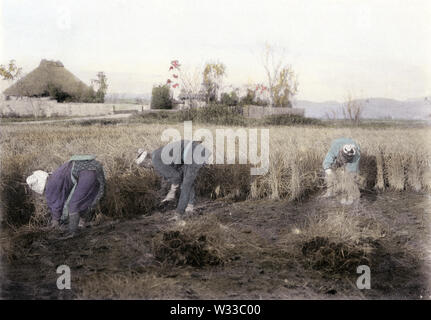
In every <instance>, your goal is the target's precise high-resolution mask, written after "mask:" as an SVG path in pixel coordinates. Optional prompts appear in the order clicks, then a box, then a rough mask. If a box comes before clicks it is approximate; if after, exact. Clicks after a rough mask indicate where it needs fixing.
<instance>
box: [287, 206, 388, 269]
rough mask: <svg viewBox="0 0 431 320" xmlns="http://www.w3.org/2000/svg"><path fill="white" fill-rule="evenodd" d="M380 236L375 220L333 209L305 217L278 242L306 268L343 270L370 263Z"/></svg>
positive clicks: (379, 229) (379, 227)
mask: <svg viewBox="0 0 431 320" xmlns="http://www.w3.org/2000/svg"><path fill="white" fill-rule="evenodd" d="M383 235H384V231H383V229H382V228H381V226H380V225H379V224H378V223H377V222H376V221H374V220H373V221H370V220H369V219H368V218H366V217H360V216H355V215H352V213H351V212H345V211H335V212H330V213H328V214H327V215H326V216H309V217H308V219H307V220H306V222H305V223H304V225H302V226H298V227H297V228H293V229H292V230H286V232H284V234H283V235H282V236H281V237H280V240H279V243H280V245H281V246H282V247H283V248H284V249H283V250H284V251H286V252H288V253H289V254H292V253H293V254H294V256H296V259H297V260H298V261H300V262H301V263H302V264H304V265H305V266H306V267H309V268H313V269H317V270H323V271H325V272H330V273H343V272H352V271H354V268H356V267H357V266H358V265H361V264H367V265H370V264H371V261H370V257H371V254H372V252H373V250H374V247H375V244H376V242H378V240H379V239H381V237H382V236H383Z"/></svg>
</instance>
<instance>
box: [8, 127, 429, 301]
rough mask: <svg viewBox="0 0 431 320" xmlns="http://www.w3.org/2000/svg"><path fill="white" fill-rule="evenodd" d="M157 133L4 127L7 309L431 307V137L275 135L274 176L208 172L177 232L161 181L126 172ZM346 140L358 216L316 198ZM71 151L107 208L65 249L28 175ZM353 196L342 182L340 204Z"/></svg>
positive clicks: (299, 130)
mask: <svg viewBox="0 0 431 320" xmlns="http://www.w3.org/2000/svg"><path fill="white" fill-rule="evenodd" d="M173 127H175V128H178V129H180V130H182V126H181V125H174V126H173ZM165 128H166V126H161V125H139V124H128V125H125V124H117V125H109V126H105V125H102V124H98V125H92V126H79V125H70V126H68V127H62V126H60V125H34V126H30V125H29V126H26V127H24V126H22V127H21V126H19V127H15V126H13V125H3V126H2V128H1V129H2V130H1V145H2V149H1V186H0V193H1V199H2V201H1V202H2V218H3V221H2V235H1V249H2V262H3V274H2V279H1V280H2V296H3V297H4V298H59V299H69V298H84V299H85V298H114V299H115V298H126V299H130V298H143V299H160V298H166V299H169V298H180V299H196V298H199V299H222V298H225V299H242V298H251V299H259V298H267V299H286V298H358V299H361V298H407V299H418V298H419V297H420V296H423V297H428V296H430V294H431V293H430V291H429V284H430V283H429V279H430V278H429V272H430V270H431V269H429V268H430V265H429V259H430V252H429V249H428V245H429V241H428V239H429V236H430V233H429V227H428V226H429V222H430V221H429V220H430V218H429V217H430V211H429V208H430V196H429V191H430V187H431V167H430V162H429V159H430V155H431V149H430V146H429V143H427V141H428V140H427V139H428V138H429V136H430V130H429V129H428V128H411V129H408V130H406V129H403V130H398V129H393V128H392V129H363V128H360V127H357V128H333V129H330V130H328V129H324V128H319V127H279V126H277V127H270V166H269V171H268V172H267V173H266V174H265V175H263V176H255V177H252V176H250V175H249V172H250V171H249V170H250V166H249V165H238V164H237V165H210V166H208V167H206V168H204V169H203V170H202V174H201V176H200V177H199V180H198V181H197V194H198V195H199V197H200V198H199V200H200V202H199V205H198V207H197V209H196V213H195V214H194V215H193V216H192V217H189V218H187V219H186V224H185V226H178V225H175V224H174V223H173V222H169V221H168V218H169V217H171V215H172V211H167V212H164V213H161V212H159V211H158V209H157V203H158V201H159V200H160V199H161V197H162V194H161V193H160V192H159V188H160V186H161V185H160V180H159V178H158V177H157V176H156V175H155V174H154V172H153V171H151V170H147V169H142V168H136V167H135V166H134V164H133V160H134V157H135V152H136V150H137V148H139V147H146V148H148V149H154V148H156V147H159V146H160V145H162V142H161V141H160V136H161V133H162V131H163V130H164V129H165ZM197 128H198V127H196V128H195V129H197ZM216 128H218V127H215V126H210V127H209V129H210V130H215V129H216ZM341 136H349V137H352V138H353V139H355V140H356V141H358V143H359V144H360V146H361V150H362V158H361V176H360V177H359V178H360V190H359V191H360V195H359V196H360V198H359V201H357V202H356V203H355V204H354V205H352V206H342V205H341V204H340V203H339V201H338V200H340V198H339V197H338V198H334V199H329V200H328V199H325V200H323V199H320V198H319V195H320V194H321V192H322V191H323V190H322V189H323V188H324V183H323V177H322V172H321V162H322V161H323V157H324V156H325V153H326V151H327V149H328V147H329V145H330V143H331V140H332V139H334V138H338V137H341ZM79 153H91V154H96V155H97V158H98V160H100V161H101V162H102V163H103V164H104V166H105V173H106V178H107V188H106V197H105V198H104V199H103V201H102V202H101V204H100V206H99V208H98V209H97V216H96V220H95V221H94V223H93V226H91V227H88V228H85V229H84V230H82V232H81V233H80V234H79V235H78V236H77V237H76V238H74V239H70V240H67V241H66V240H59V239H58V238H59V235H60V233H59V232H48V230H46V229H45V226H46V223H47V222H48V218H49V215H48V212H47V208H46V206H45V205H44V202H43V199H42V198H41V197H39V196H35V195H34V194H33V193H31V192H30V190H29V189H28V188H27V186H26V185H25V177H26V176H27V175H28V174H30V173H31V172H32V171H33V170H36V169H44V170H54V169H55V168H56V167H58V166H59V165H60V164H62V163H63V162H64V161H66V160H67V159H68V158H69V157H70V156H71V155H73V154H79ZM340 179H341V181H342V179H343V177H342V176H341V177H340ZM348 190H349V186H348V185H344V184H343V183H342V185H341V189H340V190H339V191H340V193H342V192H348ZM62 264H66V265H69V266H70V267H71V269H72V272H73V276H72V277H73V280H72V281H73V289H72V290H70V291H67V292H66V291H64V292H60V291H59V290H57V288H56V286H55V283H56V279H57V276H58V275H57V274H56V272H55V269H56V267H57V266H58V265H62ZM361 264H365V265H368V266H370V268H371V272H372V289H371V290H358V289H357V288H356V285H355V283H356V279H357V277H358V274H357V273H356V267H357V266H358V265H361Z"/></svg>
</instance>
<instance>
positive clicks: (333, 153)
mask: <svg viewBox="0 0 431 320" xmlns="http://www.w3.org/2000/svg"><path fill="white" fill-rule="evenodd" d="M360 158H361V150H360V148H359V145H358V144H357V143H356V142H355V141H354V140H352V139H350V138H339V139H336V140H334V141H332V144H331V148H330V149H329V151H328V153H327V154H326V157H325V159H324V160H323V169H324V170H325V180H326V184H327V191H326V194H325V195H324V196H323V197H325V198H327V197H332V196H333V195H334V190H333V189H334V185H333V183H332V178H333V175H334V170H336V169H338V168H344V169H345V170H346V171H347V172H349V173H351V174H352V179H354V177H355V175H356V174H358V173H359V159H360Z"/></svg>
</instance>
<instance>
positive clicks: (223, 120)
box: [178, 104, 247, 125]
mask: <svg viewBox="0 0 431 320" xmlns="http://www.w3.org/2000/svg"><path fill="white" fill-rule="evenodd" d="M178 120H179V121H196V122H201V123H211V124H218V125H246V124H247V120H246V119H245V118H244V116H243V115H242V108H241V107H238V106H234V107H230V106H225V105H219V104H210V105H207V106H206V107H203V108H199V109H186V110H181V111H180V112H178Z"/></svg>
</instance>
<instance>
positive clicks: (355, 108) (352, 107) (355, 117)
mask: <svg viewBox="0 0 431 320" xmlns="http://www.w3.org/2000/svg"><path fill="white" fill-rule="evenodd" d="M341 108H342V112H343V116H344V119H346V120H349V121H351V122H352V123H353V124H355V125H359V122H360V121H361V117H362V112H363V105H362V104H361V103H360V102H359V101H358V100H354V99H353V98H352V96H351V95H350V94H349V95H348V98H347V101H346V102H345V103H344V104H343V106H342V107H341Z"/></svg>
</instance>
